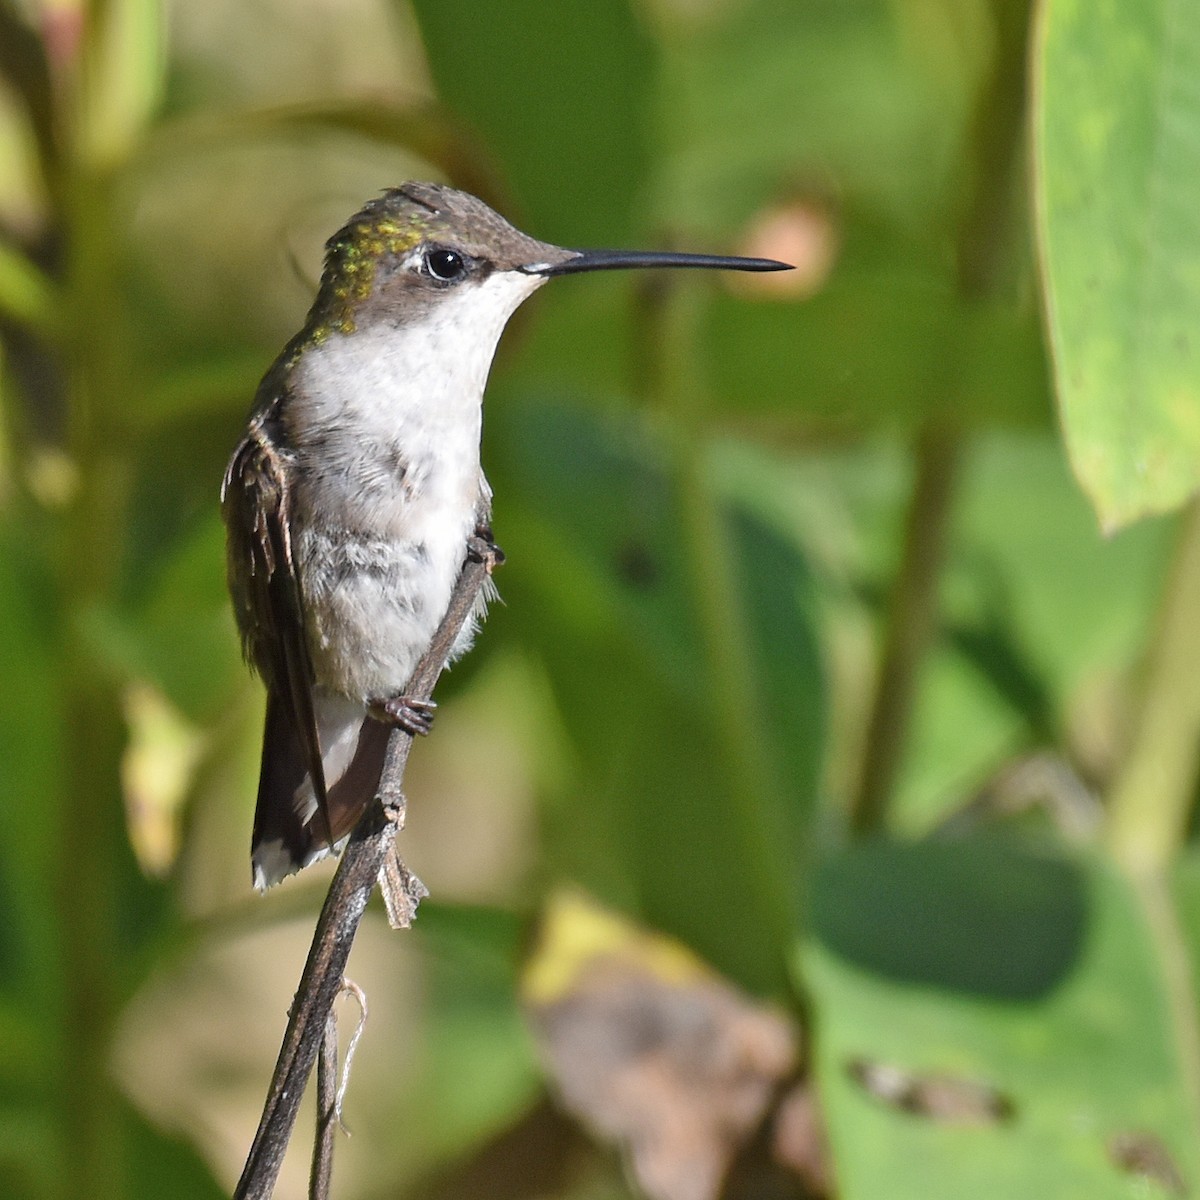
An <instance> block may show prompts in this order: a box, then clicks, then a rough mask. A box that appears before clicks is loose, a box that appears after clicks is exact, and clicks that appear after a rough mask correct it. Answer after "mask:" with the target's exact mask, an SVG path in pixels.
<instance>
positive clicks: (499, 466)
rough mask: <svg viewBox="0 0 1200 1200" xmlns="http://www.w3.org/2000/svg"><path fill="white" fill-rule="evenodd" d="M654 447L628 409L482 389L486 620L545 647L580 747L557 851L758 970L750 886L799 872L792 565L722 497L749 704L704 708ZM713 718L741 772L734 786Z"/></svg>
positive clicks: (759, 934) (807, 657) (754, 893)
mask: <svg viewBox="0 0 1200 1200" xmlns="http://www.w3.org/2000/svg"><path fill="white" fill-rule="evenodd" d="M664 449H665V448H664V446H663V444H662V443H661V442H658V441H656V439H654V438H653V437H651V436H649V435H648V433H647V431H646V429H645V428H644V427H643V426H641V425H640V424H639V423H638V422H636V421H633V420H629V419H627V420H625V421H618V420H616V419H609V420H600V419H598V418H596V417H595V416H594V415H592V414H590V413H588V412H587V411H586V410H584V409H582V408H571V407H567V406H565V405H553V404H547V403H542V404H536V405H535V404H530V403H528V402H525V403H522V404H518V403H517V401H516V398H515V397H513V396H510V395H501V396H498V397H497V398H496V401H495V403H494V404H493V407H492V410H491V416H490V417H489V446H488V451H489V453H488V455H487V461H488V463H489V472H490V474H491V477H492V481H493V483H494V484H495V486H496V495H497V502H496V529H497V533H498V536H499V537H500V539H501V541H502V543H503V544H504V546H505V548H506V549H507V550H508V551H509V553H510V561H509V565H507V566H506V567H505V569H504V573H503V575H502V577H501V587H502V588H503V590H504V594H505V597H506V598H507V600H508V601H509V604H508V607H507V608H506V609H505V610H504V611H503V612H502V613H497V614H496V623H497V624H498V625H500V629H501V630H502V629H504V628H505V627H508V628H512V627H514V626H515V627H516V628H517V630H518V631H519V636H520V638H521V640H522V641H523V642H524V644H525V645H526V646H527V647H529V648H530V649H532V650H533V651H534V652H535V653H536V655H537V656H538V658H539V659H540V660H541V661H542V662H543V663H544V664H545V666H546V669H547V671H548V673H549V676H550V681H551V684H552V686H553V688H554V693H555V696H556V698H557V700H558V703H559V706H560V709H561V712H562V715H563V719H564V722H565V724H566V727H567V731H568V733H569V735H570V738H571V742H572V746H573V749H574V750H575V751H576V752H577V754H578V755H579V758H580V760H581V767H582V770H581V773H580V776H579V778H578V779H577V780H576V781H575V782H574V785H573V787H572V788H571V789H570V790H569V792H568V794H566V795H564V796H563V797H562V802H563V803H562V807H561V808H560V809H555V810H553V811H552V812H551V814H550V843H551V845H550V855H551V858H552V860H553V861H554V862H555V864H556V866H557V867H558V869H559V870H561V871H562V872H563V873H564V874H566V875H568V876H569V877H572V878H575V879H577V880H579V881H581V882H583V883H584V884H585V885H586V886H588V887H589V888H591V889H593V890H594V891H596V892H597V893H599V894H601V895H602V896H603V897H604V898H605V899H606V900H609V901H613V902H617V903H622V904H625V905H626V906H633V907H634V908H635V909H636V910H637V911H638V912H639V913H640V914H641V915H642V916H643V917H644V918H645V919H646V920H647V921H648V922H650V923H652V924H654V925H656V926H657V927H659V928H663V929H666V930H669V931H670V932H672V933H674V934H676V935H677V936H679V937H681V938H683V939H684V940H685V941H687V942H688V943H689V944H690V945H692V946H693V947H695V948H696V949H697V950H698V951H699V952H700V953H701V954H703V955H704V956H705V957H706V958H707V959H708V960H709V961H711V962H713V963H714V964H716V965H717V966H718V967H719V968H720V969H721V970H723V971H725V972H726V973H728V974H730V975H732V976H734V977H736V978H737V979H739V981H741V982H742V983H743V984H745V985H746V986H748V987H752V988H756V989H764V988H770V987H772V986H776V985H778V983H779V972H778V964H779V962H780V946H779V943H778V938H779V932H780V931H779V925H778V921H777V920H776V919H775V918H776V917H777V916H778V914H777V913H773V912H769V911H767V907H768V905H769V901H768V900H767V899H766V894H765V887H769V886H770V884H769V881H777V882H779V883H780V884H781V886H786V884H784V883H783V882H782V881H790V880H794V879H797V878H800V879H803V878H804V875H803V873H802V871H801V867H800V864H801V862H802V858H801V854H802V848H803V844H804V842H805V841H806V839H807V837H808V832H809V825H810V822H811V820H812V815H813V808H814V801H815V795H816V779H817V774H818V770H819V751H820V743H821V729H822V724H823V688H822V682H821V671H820V665H819V660H818V656H817V653H816V646H815V641H814V637H813V633H812V629H811V625H810V618H809V614H808V611H807V607H806V593H807V588H808V574H807V568H806V565H805V562H804V559H803V557H802V555H801V554H800V553H799V550H798V548H797V547H796V545H795V543H794V542H790V541H789V540H788V538H787V537H786V536H784V535H783V534H781V532H780V531H779V530H778V529H777V528H774V527H772V526H771V525H769V524H768V523H766V522H765V521H764V520H763V519H762V518H760V517H759V516H757V515H755V514H753V513H751V511H749V507H748V506H747V505H745V504H744V503H738V502H736V501H734V500H733V499H732V498H731V497H728V496H726V497H723V498H722V499H723V500H724V508H723V510H722V514H721V517H722V520H723V521H725V522H726V525H725V529H724V530H723V531H722V532H721V534H719V535H718V536H722V535H723V536H726V537H727V538H728V540H729V545H730V550H731V553H732V556H733V567H734V571H735V577H736V579H737V586H738V596H737V603H738V604H739V605H740V609H741V613H742V617H743V619H744V623H745V628H746V636H747V642H748V645H747V657H748V660H749V661H748V664H747V665H748V669H749V671H750V673H751V676H752V679H751V683H750V687H751V690H752V692H753V694H754V695H753V703H754V706H755V712H756V714H757V715H758V719H757V720H755V719H753V715H752V714H748V713H745V712H742V711H731V710H730V709H729V708H728V707H723V702H724V701H725V700H726V699H727V697H725V696H723V695H722V693H721V691H720V688H719V683H718V682H717V681H714V679H713V678H712V675H711V671H710V669H709V666H708V664H707V663H706V661H705V657H706V650H705V639H704V635H703V634H702V632H701V630H700V627H699V623H698V614H697V610H696V598H695V596H694V595H693V594H692V590H691V589H692V584H691V583H690V582H689V577H690V565H689V563H688V562H687V560H686V558H685V550H684V546H683V540H682V538H681V535H680V519H679V510H678V507H677V506H678V504H679V496H678V494H677V491H676V487H675V485H674V483H673V481H672V476H671V471H670V468H669V465H668V463H669V456H668V455H666V454H665V453H664ZM699 566H700V567H701V569H703V564H699ZM501 622H503V624H500V623H501ZM509 622H511V623H512V625H509V624H508V623H509ZM497 632H499V630H498V631H497ZM488 634H489V636H493V629H492V628H491V627H489V630H488ZM719 722H726V723H728V725H729V727H730V728H734V727H736V728H737V730H738V733H737V736H738V737H739V738H740V739H741V747H742V750H743V752H744V753H745V754H746V755H747V756H749V759H750V760H751V763H752V764H753V765H752V766H751V767H750V768H749V769H750V770H751V771H752V772H757V776H756V781H757V786H753V787H750V788H749V789H748V791H739V788H743V789H744V788H746V787H747V785H746V777H745V776H744V775H743V774H742V773H741V772H742V771H744V770H745V769H746V763H745V762H742V763H740V764H739V763H735V762H732V761H731V759H730V756H729V754H728V746H729V741H730V738H729V737H728V736H727V735H726V734H723V733H722V731H721V730H720V728H719ZM743 802H744V803H745V805H746V807H743ZM750 826H753V828H751V827H750ZM756 841H757V843H758V845H757V847H756V846H755V845H754V843H755V842H756Z"/></svg>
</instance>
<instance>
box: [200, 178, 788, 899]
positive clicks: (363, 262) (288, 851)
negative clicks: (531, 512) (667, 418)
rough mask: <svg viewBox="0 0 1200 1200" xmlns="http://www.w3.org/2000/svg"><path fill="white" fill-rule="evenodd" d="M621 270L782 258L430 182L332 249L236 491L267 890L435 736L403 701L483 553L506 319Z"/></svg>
mask: <svg viewBox="0 0 1200 1200" xmlns="http://www.w3.org/2000/svg"><path fill="white" fill-rule="evenodd" d="M620 267H718V268H732V269H734V270H739V271H775V270H782V269H786V267H787V264H786V263H779V262H775V261H773V260H770V259H759V258H717V257H709V256H706V255H689V254H654V253H633V252H624V251H589V250H584V251H579V250H564V249H562V248H561V247H559V246H551V245H548V244H547V243H546V242H539V241H536V240H535V239H534V238H531V237H527V236H526V235H525V234H523V233H520V232H519V231H518V230H516V229H514V228H513V227H512V226H511V225H510V224H509V223H508V222H507V221H505V220H504V219H503V218H502V217H500V216H499V215H497V214H496V213H495V212H493V211H492V210H491V209H490V208H488V207H487V205H486V204H484V203H483V202H482V201H481V200H477V199H476V198H475V197H474V196H469V195H467V194H466V193H465V192H459V191H455V190H454V189H453V188H449V187H444V186H441V185H439V184H433V183H406V184H404V186H402V187H399V188H395V189H392V190H389V191H387V192H385V193H384V194H383V195H382V196H381V197H380V198H379V199H377V200H372V201H371V202H370V203H369V204H367V205H366V207H365V208H363V209H362V211H361V212H359V213H357V214H355V216H353V217H351V219H350V221H349V222H348V223H347V224H346V225H345V227H344V228H342V229H341V230H339V231H338V232H337V233H336V234H334V235H333V237H332V238H331V239H330V240H329V242H328V243H327V244H326V254H325V269H324V273H323V275H322V277H321V285H320V289H319V290H318V292H317V297H316V300H315V301H314V303H313V306H312V309H311V310H310V312H309V314H308V320H307V321H306V322H305V325H304V328H303V329H302V330H301V331H300V333H299V334H297V335H296V337H294V338H293V339H292V340H291V341H290V342H289V343H288V345H287V346H286V348H285V349H284V351H283V353H282V354H281V355H280V356H279V358H278V359H277V360H276V361H275V363H274V365H273V366H272V367H271V369H270V370H269V371H268V372H267V374H266V376H265V377H264V379H263V381H262V383H261V384H260V385H259V389H258V393H257V395H256V397H255V401H254V408H253V410H252V412H251V415H250V419H249V422H248V425H247V429H246V433H245V436H244V437H243V438H242V441H241V443H240V444H239V446H238V448H237V450H236V452H235V453H234V455H233V458H232V460H231V461H230V463H229V467H228V469H227V471H226V473H225V480H224V483H223V485H222V489H221V504H222V513H223V516H224V518H225V525H226V528H227V531H228V569H229V588H230V591H231V593H232V595H233V604H234V610H235V613H236V616H237V623H238V627H239V629H240V631H241V635H242V643H243V649H244V651H245V655H246V658H247V659H248V661H249V662H250V663H251V664H252V665H253V666H254V667H256V668H257V670H258V672H259V674H260V675H261V676H262V678H263V680H264V682H265V683H266V686H267V717H266V730H265V732H264V735H263V751H262V768H261V774H260V778H259V785H258V807H257V809H256V811H255V814H254V836H253V843H252V848H251V859H252V863H253V872H254V884H255V886H256V887H257V888H259V889H260V890H263V889H265V888H267V887H269V886H270V885H271V884H272V883H276V882H277V881H278V880H280V879H281V878H283V876H285V875H288V874H290V873H291V872H292V871H296V870H299V869H300V868H301V867H305V866H307V865H308V864H309V863H311V862H313V861H314V860H315V859H317V858H320V857H322V856H323V855H325V854H327V853H329V851H330V850H331V849H333V848H334V847H336V845H337V843H338V842H339V841H340V840H341V839H342V838H344V837H345V836H346V835H347V834H348V833H349V832H350V830H351V829H352V828H353V827H354V825H355V824H356V823H357V821H358V819H359V817H360V816H361V815H362V813H363V811H364V809H365V808H366V805H367V804H368V802H369V801H370V800H371V798H372V796H374V794H375V790H376V787H377V786H378V783H379V777H380V772H381V770H382V766H383V757H384V750H385V747H386V744H387V737H388V729H389V726H393V725H398V726H401V727H402V728H404V729H407V730H408V731H409V732H410V733H426V732H428V730H429V723H430V721H431V719H432V709H433V705H432V704H429V703H423V702H420V701H416V700H413V699H412V698H410V697H406V696H405V695H404V694H403V689H404V687H405V685H406V683H407V682H408V680H409V677H410V676H411V674H412V672H413V669H414V668H415V667H416V665H417V662H418V661H419V660H420V658H421V656H422V654H423V653H424V652H425V650H426V649H427V648H428V646H429V644H430V642H431V641H432V639H433V636H434V634H435V633H436V631H437V628H438V626H439V624H440V623H441V620H442V617H443V616H444V615H445V612H446V609H447V607H448V605H449V602H450V595H451V592H452V591H453V588H454V584H455V581H456V579H457V577H458V574H459V571H460V569H461V567H462V564H463V560H464V557H465V554H466V551H467V546H468V540H469V539H470V538H472V537H473V536H474V535H476V534H483V535H484V536H486V537H488V540H489V541H490V530H489V528H488V523H489V520H490V516H491V497H492V493H491V489H490V488H489V487H488V483H487V480H486V479H485V478H484V476H483V471H482V469H481V467H480V462H479V437H480V428H481V422H482V402H483V390H484V384H485V382H486V380H487V374H488V370H489V368H490V366H491V362H492V356H493V354H494V353H495V349H496V343H497V342H498V341H499V339H500V334H501V331H502V330H503V329H504V325H505V323H506V322H507V320H508V318H509V317H510V316H511V315H512V314H513V312H514V311H515V310H516V308H517V306H518V305H519V304H520V303H521V301H522V300H524V299H525V298H526V297H527V296H529V295H531V294H532V293H533V292H535V291H537V289H538V288H539V287H541V286H542V284H543V283H545V282H546V280H547V279H550V278H552V277H553V276H556V275H568V274H574V273H576V272H580V271H597V270H606V269H610V268H620ZM484 605H485V600H483V599H481V602H480V605H479V607H478V609H477V611H476V613H475V619H474V621H473V622H472V623H471V624H470V626H469V627H468V628H466V629H464V631H463V633H462V635H461V636H460V637H459V639H458V641H457V643H456V644H455V646H454V651H453V656H454V657H457V656H458V655H460V654H463V653H465V652H466V651H467V650H468V649H469V648H470V645H471V641H472V639H473V637H474V633H475V626H477V624H478V621H479V620H480V619H481V618H482V617H483V613H484Z"/></svg>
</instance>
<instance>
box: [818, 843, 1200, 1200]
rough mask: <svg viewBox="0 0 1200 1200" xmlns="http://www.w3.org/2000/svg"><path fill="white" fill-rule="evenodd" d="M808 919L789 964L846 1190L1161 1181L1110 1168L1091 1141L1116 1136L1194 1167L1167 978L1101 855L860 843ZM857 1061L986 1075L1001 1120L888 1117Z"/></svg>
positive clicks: (1065, 1196)
mask: <svg viewBox="0 0 1200 1200" xmlns="http://www.w3.org/2000/svg"><path fill="white" fill-rule="evenodd" d="M814 920H815V922H816V927H817V932H818V938H819V941H818V942H817V943H816V944H814V945H812V946H811V947H810V948H809V949H808V950H807V951H806V952H805V954H804V955H803V964H804V971H805V979H806V981H807V983H808V985H809V986H810V987H811V989H812V993H813V996H814V999H815V1002H816V1018H817V1027H818V1028H819V1030H820V1032H821V1036H820V1039H819V1043H818V1058H817V1074H818V1082H819V1086H820V1089H821V1093H822V1097H823V1101H824V1111H825V1115H826V1119H827V1121H828V1124H829V1134H830V1140H831V1142H832V1145H833V1150H834V1156H835V1160H836V1168H837V1173H838V1182H839V1194H841V1195H842V1196H844V1197H845V1200H858V1198H859V1197H871V1198H872V1200H873V1198H874V1197H878V1196H888V1197H889V1198H890V1200H906V1198H908V1197H913V1198H917V1197H920V1198H921V1200H933V1198H934V1197H943V1196H944V1197H947V1198H949V1197H960V1196H967V1195H970V1196H986V1197H1013V1198H1016V1197H1025V1196H1053V1197H1055V1200H1072V1198H1078V1200H1105V1198H1107V1197H1112V1198H1114V1200H1116V1198H1118V1197H1120V1198H1130V1200H1131V1198H1133V1197H1137V1196H1146V1195H1165V1194H1167V1193H1165V1192H1163V1191H1161V1190H1160V1189H1158V1188H1156V1187H1150V1185H1148V1184H1147V1182H1146V1181H1144V1180H1140V1179H1135V1178H1134V1177H1133V1176H1131V1175H1129V1174H1126V1173H1124V1172H1122V1171H1120V1170H1119V1169H1118V1168H1117V1166H1116V1165H1115V1164H1114V1162H1113V1159H1112V1156H1111V1154H1110V1151H1109V1148H1108V1142H1109V1139H1111V1138H1112V1137H1113V1136H1115V1135H1120V1134H1131V1133H1137V1134H1141V1135H1146V1134H1149V1135H1152V1136H1153V1137H1155V1138H1157V1139H1158V1140H1159V1141H1160V1142H1161V1143H1162V1144H1163V1146H1165V1148H1166V1149H1167V1151H1168V1152H1169V1154H1170V1155H1171V1157H1172V1158H1173V1160H1174V1163H1175V1164H1176V1166H1177V1167H1178V1169H1179V1170H1180V1172H1181V1173H1182V1175H1183V1177H1184V1178H1185V1179H1187V1180H1190V1181H1193V1182H1194V1181H1195V1180H1196V1179H1197V1177H1198V1172H1200V1156H1198V1155H1197V1146H1196V1141H1195V1133H1194V1130H1193V1129H1192V1128H1191V1124H1190V1119H1189V1106H1188V1100H1187V1085H1186V1081H1185V1079H1184V1077H1183V1069H1182V1067H1181V1066H1180V1063H1179V1059H1178V1056H1177V1050H1176V1047H1175V1046H1174V1045H1173V1042H1172V1033H1171V1024H1170V1018H1169V1008H1168V1000H1167V996H1166V985H1165V984H1164V982H1163V980H1162V978H1161V977H1160V974H1159V971H1158V966H1157V964H1156V962H1155V959H1154V956H1153V954H1152V951H1151V948H1150V941H1149V938H1148V937H1147V929H1146V925H1145V923H1144V920H1143V917H1142V914H1141V911H1140V909H1139V907H1138V905H1137V903H1136V900H1135V897H1134V894H1133V892H1132V890H1131V889H1130V887H1129V886H1128V885H1127V884H1126V883H1125V882H1124V880H1122V879H1121V878H1119V877H1118V876H1117V875H1116V874H1115V873H1114V872H1112V871H1111V869H1110V868H1108V867H1106V866H1104V865H1103V864H1101V863H1098V862H1093V861H1091V860H1088V859H1072V858H1058V857H1050V856H1042V855H1035V854H1033V853H1029V852H1025V851H1021V850H1018V849H1016V848H1015V847H1005V846H1003V845H997V844H994V843H993V844H987V843H984V842H982V841H971V842H952V843H951V842H943V843H918V844H910V845H898V844H887V843H875V844H871V845H867V846H863V847H861V848H859V849H857V850H855V851H852V852H851V853H849V854H846V855H844V856H842V857H841V858H838V859H836V860H834V861H833V862H831V863H829V864H828V866H827V867H826V868H825V869H824V870H823V871H822V873H821V877H820V880H819V882H818V887H817V901H816V905H815V912H814ZM855 1060H858V1061H862V1060H866V1061H868V1062H876V1063H880V1064H887V1065H890V1066H895V1067H897V1068H899V1069H901V1070H903V1071H906V1072H913V1073H914V1074H916V1075H917V1076H922V1075H926V1074H932V1075H941V1076H949V1077H951V1078H953V1079H956V1080H963V1081H970V1082H973V1083H976V1084H983V1085H986V1086H988V1087H991V1088H995V1089H997V1091H998V1093H999V1094H1000V1095H1002V1096H1003V1097H1004V1098H1005V1099H1006V1100H1007V1101H1008V1103H1009V1104H1010V1105H1011V1107H1012V1117H1011V1119H1010V1120H1008V1121H1006V1122H1001V1123H995V1124H990V1125H989V1124H976V1125H965V1124H955V1123H954V1122H952V1121H938V1120H936V1119H933V1118H930V1117H926V1116H922V1115H920V1114H917V1113H912V1112H905V1111H901V1110H900V1109H899V1108H896V1107H892V1106H889V1105H887V1104H885V1103H883V1102H882V1101H881V1100H879V1099H877V1098H875V1097H874V1096H872V1095H869V1094H868V1093H867V1092H866V1090H865V1089H864V1088H863V1087H862V1086H861V1084H860V1083H858V1082H856V1081H855V1080H854V1079H853V1078H852V1077H851V1075H850V1073H849V1071H848V1066H849V1064H850V1063H852V1062H853V1061H855ZM1148 1187H1149V1188H1150V1190H1147V1188H1148Z"/></svg>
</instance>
